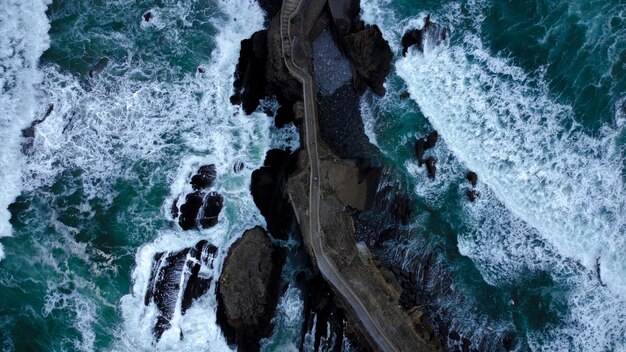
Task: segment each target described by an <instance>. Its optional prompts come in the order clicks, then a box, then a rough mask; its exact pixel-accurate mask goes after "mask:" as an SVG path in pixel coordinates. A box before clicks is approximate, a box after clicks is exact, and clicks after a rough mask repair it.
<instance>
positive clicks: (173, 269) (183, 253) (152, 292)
mask: <svg viewBox="0 0 626 352" xmlns="http://www.w3.org/2000/svg"><path fill="white" fill-rule="evenodd" d="M216 253H217V247H215V246H213V245H212V244H209V243H208V242H207V241H200V242H198V243H197V244H196V245H195V246H194V247H191V248H185V249H183V250H180V251H177V252H159V253H156V254H155V255H154V258H153V261H152V271H151V273H150V279H149V281H148V287H147V288H146V294H145V296H144V304H145V305H146V306H148V305H150V304H155V305H156V307H157V309H158V315H157V322H156V324H155V325H154V327H153V333H154V336H155V338H156V340H157V341H158V340H159V339H160V338H161V336H162V335H163V332H165V331H166V330H167V329H169V328H170V326H171V324H170V322H171V320H172V317H173V316H174V313H175V311H176V309H180V312H181V314H183V315H184V314H185V313H186V311H187V309H189V308H190V307H191V305H192V304H193V301H194V300H196V299H198V298H199V297H201V296H202V295H204V294H205V293H206V292H207V291H208V289H209V288H210V286H211V281H212V277H211V276H207V275H206V274H207V273H211V272H212V270H213V260H214V258H215V254H216ZM203 268H204V270H202V269H203ZM179 297H180V299H179Z"/></svg>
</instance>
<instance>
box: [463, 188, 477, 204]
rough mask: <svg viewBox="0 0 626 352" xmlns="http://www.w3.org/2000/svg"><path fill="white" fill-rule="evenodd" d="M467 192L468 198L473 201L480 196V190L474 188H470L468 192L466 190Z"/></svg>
mask: <svg viewBox="0 0 626 352" xmlns="http://www.w3.org/2000/svg"><path fill="white" fill-rule="evenodd" d="M465 194H466V195H467V199H469V201H470V202H472V203H473V202H474V201H475V200H476V198H477V197H478V192H476V191H474V190H473V189H468V190H467V192H465Z"/></svg>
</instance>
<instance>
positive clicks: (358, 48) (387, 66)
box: [342, 25, 393, 96]
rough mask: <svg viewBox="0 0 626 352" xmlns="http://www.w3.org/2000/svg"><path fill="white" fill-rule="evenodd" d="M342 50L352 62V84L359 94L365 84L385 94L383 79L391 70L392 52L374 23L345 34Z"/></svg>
mask: <svg viewBox="0 0 626 352" xmlns="http://www.w3.org/2000/svg"><path fill="white" fill-rule="evenodd" d="M342 42H343V46H344V50H345V51H346V55H347V56H348V58H349V59H350V62H351V64H352V71H353V74H352V78H353V85H354V88H355V89H356V91H357V92H359V94H363V93H364V92H365V88H366V86H365V84H367V85H368V86H369V87H370V88H372V90H373V91H374V92H375V93H376V94H378V95H380V96H383V95H385V87H383V84H384V83H385V79H386V78H387V74H388V73H389V71H391V60H392V59H393V53H392V51H391V48H390V47H389V43H387V41H386V40H385V38H383V35H382V33H381V32H380V29H379V28H378V26H376V25H372V26H369V25H368V26H365V28H364V29H362V30H359V31H357V32H354V33H350V34H348V35H345V36H344V37H343V38H342Z"/></svg>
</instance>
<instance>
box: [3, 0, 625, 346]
mask: <svg viewBox="0 0 626 352" xmlns="http://www.w3.org/2000/svg"><path fill="white" fill-rule="evenodd" d="M361 8H362V9H361V11H362V17H363V19H364V20H365V21H366V22H367V23H371V24H377V25H378V26H379V27H380V28H381V30H382V32H383V35H384V37H385V38H386V39H387V40H388V41H389V42H390V44H391V46H392V49H393V50H394V52H395V54H396V57H395V65H394V69H393V70H392V73H391V75H390V77H389V78H388V81H387V91H388V94H387V95H386V96H385V97H384V98H378V97H373V96H371V95H370V94H366V96H365V97H364V98H363V101H362V112H363V113H364V118H365V126H366V132H367V134H368V137H370V140H371V141H372V142H374V143H375V144H376V145H377V146H378V147H379V148H380V150H381V152H382V154H383V155H384V157H385V162H386V163H387V167H388V168H389V169H390V170H393V171H394V173H395V176H396V177H397V178H398V179H399V180H400V183H401V184H402V185H403V187H405V189H407V190H408V191H409V193H410V195H411V198H412V201H413V203H414V204H415V205H416V206H415V207H414V208H415V209H414V217H413V219H414V221H413V222H412V223H411V224H410V225H409V227H410V228H411V229H412V230H413V233H414V236H413V237H412V238H411V240H410V241H408V242H407V241H405V242H402V243H398V244H397V245H391V246H389V247H388V250H387V252H386V255H388V256H389V257H390V258H391V259H392V260H394V261H395V262H397V263H399V264H400V265H402V266H404V267H405V268H406V269H407V270H411V268H415V267H416V265H417V264H416V263H417V262H419V261H420V258H423V257H424V255H426V254H427V253H431V255H432V253H435V257H436V264H437V265H436V266H437V268H438V269H439V270H441V271H442V272H445V273H446V276H447V277H450V285H449V287H450V289H448V290H446V291H445V292H438V293H437V294H436V297H437V298H436V299H435V300H434V302H433V303H432V307H435V309H436V312H435V313H433V314H434V315H436V316H437V317H438V319H440V320H442V321H445V322H446V323H447V325H448V326H449V327H450V329H451V330H454V331H457V332H458V333H459V334H460V335H461V336H462V337H466V338H468V339H470V340H471V341H472V343H473V345H472V347H474V348H476V349H478V350H500V349H502V348H503V347H502V336H514V339H513V340H514V345H515V348H516V349H517V350H519V351H526V350H532V351H565V350H576V351H625V350H626V258H625V254H624V253H626V212H625V210H624V209H626V188H625V182H626V168H625V163H624V156H625V155H624V150H625V148H624V143H626V133H625V132H624V125H625V123H626V98H625V96H626V80H624V79H623V78H624V74H625V73H626V72H625V70H626V40H624V38H625V36H626V5H625V4H624V3H623V2H621V1H620V0H607V1H593V0H592V1H589V0H585V1H583V0H572V1H568V2H561V1H556V0H532V1H521V0H512V1H495V0H464V1H442V0H427V1H415V0H397V1H390V0H362V2H361ZM148 12H150V14H151V16H152V17H151V18H150V20H149V21H146V20H145V18H144V15H145V14H147V13H148ZM429 13H430V14H432V16H431V17H432V20H433V21H434V22H436V23H438V24H440V25H443V26H447V27H448V28H449V29H450V36H449V38H447V40H446V41H445V42H444V43H441V44H439V45H435V43H426V45H425V49H424V52H419V51H418V50H416V49H410V50H409V52H408V53H407V55H406V56H403V55H402V47H401V44H400V38H401V36H402V34H403V33H404V32H405V31H406V30H408V29H413V28H421V26H423V24H424V21H425V16H426V15H427V14H429ZM263 23H264V13H263V11H262V10H261V9H260V8H259V6H258V4H257V3H256V2H255V1H253V0H214V1H203V0H195V1H191V0H190V1H172V0H161V1H150V0H140V1H132V2H130V1H122V0H113V1H87V0H78V1H69V0H54V1H47V0H28V1H19V0H0V82H1V83H2V92H1V94H0V136H1V138H0V183H1V186H0V187H1V191H0V237H3V238H2V240H1V241H0V243H1V247H0V258H1V259H2V260H1V261H0V298H1V299H0V344H1V346H2V347H1V348H2V350H7V351H11V350H15V351H26V350H54V351H75V350H83V351H93V350H116V351H131V350H133V351H137V350H155V348H156V349H158V350H188V351H203V350H205V351H206V350H210V351H223V350H224V351H228V350H230V349H229V347H228V346H227V344H226V342H225V340H224V337H223V336H222V333H221V331H220V329H219V328H218V327H217V326H216V324H215V319H216V318H215V307H216V302H215V295H214V289H215V288H214V287H213V286H212V287H211V288H210V294H207V295H205V296H203V297H202V298H201V299H199V300H198V301H197V302H195V303H194V304H193V305H192V307H191V308H190V309H189V310H188V311H187V312H186V314H185V315H184V316H182V315H181V314H180V312H175V313H174V317H173V320H172V327H171V328H170V329H169V330H167V331H166V332H165V333H164V335H163V337H162V338H161V339H160V341H159V342H158V343H156V342H155V340H154V337H153V335H152V326H153V324H154V321H155V319H156V307H154V306H153V305H149V306H145V305H144V295H145V290H146V287H147V284H148V280H149V277H150V271H151V265H152V258H153V257H154V254H155V253H157V252H167V251H170V252H171V251H177V250H180V249H183V248H187V247H190V246H193V245H195V244H196V243H197V242H198V241H199V240H201V239H206V240H208V241H209V242H210V243H212V244H213V245H215V246H216V247H217V248H218V252H217V254H216V260H215V263H216V265H215V267H214V272H209V273H204V274H205V275H209V276H212V277H213V278H217V277H218V275H219V271H220V270H221V265H222V261H223V259H224V256H225V254H226V252H227V250H228V246H229V245H230V244H231V243H232V242H233V241H234V240H236V239H237V238H238V237H239V236H241V234H242V233H243V231H244V230H245V229H247V228H250V227H253V226H255V225H264V224H265V220H264V219H263V218H262V216H261V215H260V213H259V211H258V210H257V209H256V207H255V206H254V203H253V201H252V198H251V195H250V192H249V184H250V175H251V173H252V171H253V170H254V169H256V168H258V167H259V166H260V165H261V164H262V162H263V158H264V156H265V153H266V151H267V150H269V149H270V148H275V147H287V146H291V147H292V148H295V147H297V145H298V141H297V139H298V138H297V134H296V132H295V129H294V128H293V126H290V127H286V128H284V129H281V130H277V129H276V128H274V127H273V121H272V120H271V119H269V118H267V116H266V115H265V114H263V113H260V112H256V113H253V114H252V115H249V116H246V115H245V114H244V113H243V112H242V111H241V110H240V108H238V107H233V106H232V105H231V104H230V102H229V96H230V95H231V93H232V82H233V71H234V67H235V64H236V62H237V58H238V54H239V42H240V41H241V40H242V39H244V38H248V37H249V36H250V35H251V34H252V33H254V32H255V31H257V30H259V29H261V28H262V27H263ZM199 68H200V69H199ZM404 92H408V93H409V95H410V98H409V99H403V98H401V96H404V94H403V93H404ZM264 104H265V106H267V107H269V108H273V103H272V102H264ZM31 125H32V126H34V128H33V129H31V130H30V132H28V130H26V131H27V132H22V130H24V129H27V128H28V127H29V126H31ZM432 129H436V130H437V131H438V132H439V135H440V137H441V138H440V142H439V143H438V145H437V146H436V148H435V149H434V150H432V151H429V152H428V153H430V154H432V155H434V156H435V157H436V158H437V167H438V171H437V178H436V179H435V180H434V181H431V180H429V179H428V177H427V176H426V172H425V170H424V169H423V168H420V167H418V165H417V162H416V161H415V159H414V158H413V156H412V143H413V142H414V140H415V137H418V136H423V135H424V134H426V133H428V132H429V131H430V130H432ZM33 132H34V133H33ZM239 162H243V165H245V167H244V169H243V170H242V171H241V172H234V170H233V166H234V165H235V164H237V163H239ZM209 163H213V164H215V165H216V169H217V180H216V184H215V186H214V187H215V189H216V190H217V191H218V192H219V193H220V194H222V195H223V196H224V209H223V210H222V213H221V215H220V220H219V223H218V225H217V226H215V227H213V228H210V229H207V230H200V231H187V232H184V231H181V230H180V228H179V227H178V225H175V224H174V222H173V221H172V220H173V219H172V215H171V208H172V204H173V202H174V199H176V198H177V197H178V196H179V195H181V194H186V193H187V192H189V191H190V189H191V188H190V186H189V185H188V178H189V176H190V174H191V173H192V172H194V171H195V170H197V168H198V167H199V166H200V165H205V164H209ZM468 170H472V171H475V172H476V173H477V174H478V177H479V182H478V186H477V191H478V193H479V198H478V199H477V200H476V201H475V202H473V203H471V202H469V201H468V200H467V197H466V195H465V193H466V191H467V190H468V189H469V188H470V187H471V186H470V185H469V182H467V180H465V174H466V172H467V171H468ZM287 263H288V265H287V267H286V268H285V272H286V275H287V274H288V273H289V272H290V270H293V268H291V267H290V264H289V263H290V261H289V260H288V262H287ZM214 281H215V280H214ZM435 286H436V285H433V287H430V288H429V289H431V291H435V290H437V288H436V287H435ZM302 309H303V305H302V293H301V292H300V291H299V290H298V289H297V288H296V287H290V288H289V289H287V291H286V292H285V293H284V295H283V297H282V298H281V301H280V302H279V306H278V309H277V317H276V318H275V322H276V329H275V331H274V333H273V335H272V337H271V338H269V339H267V340H265V341H262V349H263V350H266V351H286V350H294V349H296V346H299V345H300V342H301V341H299V339H300V330H301V325H302V323H303V317H302ZM181 333H183V334H184V337H185V338H184V339H182V340H181V339H180V338H179V337H180V334H181ZM309 337H310V336H307V337H305V341H303V342H304V347H305V349H311V348H312V346H311V343H310V341H309V340H307V338H309ZM455 344H457V342H455V340H449V341H448V347H451V348H452V347H453V345H455ZM458 344H460V342H458Z"/></svg>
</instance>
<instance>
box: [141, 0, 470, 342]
mask: <svg viewBox="0 0 626 352" xmlns="http://www.w3.org/2000/svg"><path fill="white" fill-rule="evenodd" d="M261 5H262V6H263V8H264V10H265V11H266V13H267V18H266V25H267V29H265V30H261V31H258V32H256V33H254V34H253V35H252V36H251V37H250V38H248V39H245V40H243V41H242V42H241V50H240V57H239V61H238V63H237V66H236V69H235V73H234V75H235V80H234V86H233V92H234V93H233V95H232V96H231V99H230V101H231V103H232V104H234V105H239V106H241V109H242V110H243V111H244V112H245V113H246V114H251V113H252V112H254V111H256V110H257V109H258V108H259V106H261V102H262V101H263V100H271V99H273V100H275V101H276V102H277V103H278V104H279V108H278V110H277V111H276V113H275V114H272V112H270V111H266V113H267V114H268V116H269V117H272V118H273V119H274V123H275V125H276V127H278V128H281V127H283V126H285V125H286V124H289V123H294V124H295V125H296V127H300V125H301V123H302V119H303V108H302V102H301V101H302V87H301V85H300V83H299V82H298V81H296V80H295V79H294V78H293V77H292V76H291V74H290V73H289V71H288V70H287V67H286V65H285V63H284V60H283V57H282V51H281V50H282V48H281V35H280V33H279V32H280V21H279V15H280V11H279V10H280V7H281V1H280V0H278V1H276V0H264V1H261ZM305 11H306V12H305V15H304V17H303V18H304V19H303V22H304V23H302V26H303V27H304V28H307V29H306V33H309V35H308V39H309V40H310V42H311V44H312V45H311V47H312V48H313V49H314V50H313V57H312V59H313V62H312V63H311V64H310V71H311V72H313V73H314V74H315V76H316V77H317V79H316V82H317V84H316V90H317V92H316V94H317V104H318V118H319V120H318V123H319V132H320V137H321V141H320V142H321V143H322V144H323V145H322V146H321V150H322V155H323V156H322V157H321V160H320V163H321V170H322V173H321V175H320V177H321V178H322V179H323V181H324V182H323V183H324V184H325V185H327V189H326V190H325V192H327V193H328V194H327V195H326V196H325V199H326V200H325V205H324V208H323V209H322V210H323V212H324V213H323V214H322V215H323V216H322V220H323V219H332V220H330V221H329V220H326V221H325V222H324V223H322V227H324V226H326V228H328V231H329V233H332V232H333V231H334V232H335V233H340V234H342V236H343V237H344V238H341V237H338V238H336V239H333V238H329V239H327V241H330V242H331V243H330V244H329V245H330V246H331V247H332V248H335V249H336V250H337V251H338V252H339V255H340V256H342V255H343V256H344V257H346V258H357V261H360V262H362V263H364V264H363V265H365V267H367V268H368V269H367V270H368V272H369V271H372V272H375V273H376V275H375V276H376V277H377V279H376V280H378V281H376V280H374V281H371V282H370V283H369V285H379V284H380V287H374V289H375V290H379V291H380V292H383V291H384V292H386V293H379V294H380V295H382V296H380V297H383V296H385V295H390V297H391V299H392V300H395V301H396V302H397V305H398V306H399V307H401V308H402V310H403V311H404V313H402V315H403V316H405V318H403V319H408V320H407V321H410V322H411V324H413V325H412V326H413V328H412V329H413V330H414V331H416V332H417V333H418V334H419V335H420V336H422V337H423V338H424V339H426V340H427V341H430V342H429V343H430V344H431V347H430V348H429V349H428V350H433V351H435V350H440V349H441V346H442V345H445V339H446V338H447V336H446V334H442V331H441V329H436V328H434V324H433V323H432V322H431V321H430V320H429V319H430V318H429V317H430V315H429V314H426V313H425V312H424V310H423V309H424V306H423V304H422V302H421V300H420V297H421V295H420V289H419V287H416V284H415V280H413V278H412V277H411V276H410V274H407V273H406V272H404V271H403V270H401V269H399V268H398V267H394V263H392V262H390V261H385V260H379V259H378V258H376V257H375V255H377V254H380V253H382V252H380V251H379V250H378V249H380V248H382V246H383V245H384V243H385V242H387V241H390V240H398V239H401V238H403V237H406V236H408V234H407V233H406V230H404V226H405V225H406V224H408V222H409V218H410V217H411V214H412V207H411V204H410V201H409V199H408V197H406V196H405V195H403V194H402V193H401V192H400V191H399V190H398V189H397V188H396V186H395V185H394V184H393V182H391V181H390V176H389V175H386V174H385V173H384V170H383V167H382V165H381V161H380V157H379V151H378V149H377V148H376V147H375V146H373V145H372V144H371V143H370V142H369V139H368V137H367V136H366V135H365V128H364V125H363V119H362V117H361V111H360V98H361V95H362V94H363V93H364V92H365V91H366V90H367V89H371V90H372V91H373V92H374V93H375V94H378V95H384V94H385V88H384V82H385V79H386V76H387V74H388V73H389V72H390V70H391V62H392V59H393V54H392V52H391V49H390V48H389V45H388V43H387V42H386V41H385V40H384V38H383V37H382V34H381V32H380V30H379V29H378V27H376V26H369V25H365V24H364V23H363V22H362V21H361V20H360V19H359V17H358V16H359V12H360V9H359V2H358V0H345V1H333V2H328V3H327V2H325V1H314V2H312V3H311V4H310V5H309V6H308V7H307V8H306V9H305ZM437 33H440V32H437ZM443 33H444V34H445V33H446V32H445V31H444V32H443ZM444 34H438V35H444ZM421 36H422V34H421V33H417V34H416V33H413V34H412V35H409V34H407V36H405V37H407V38H408V39H407V38H403V44H404V43H405V42H406V43H411V42H410V41H411V40H413V41H415V40H416V39H415V37H417V38H418V39H419V38H421ZM444 39H445V38H444ZM414 44H417V42H415V43H411V44H410V45H414ZM407 45H409V44H407ZM436 140H437V135H436V133H435V134H431V135H430V136H428V137H427V138H426V139H424V140H422V141H421V143H420V141H418V142H417V143H416V154H417V157H418V160H420V161H423V162H424V163H425V164H426V166H427V169H428V172H429V175H430V174H432V177H434V176H435V166H434V160H431V159H426V160H422V159H421V157H420V152H421V153H422V154H421V155H423V151H424V150H425V149H428V148H429V147H432V145H434V143H436ZM418 149H419V150H418ZM302 154H303V153H302V152H300V151H299V150H296V151H292V150H278V149H275V150H270V151H269V152H268V153H267V155H266V157H265V162H264V165H263V166H262V167H261V168H259V169H257V170H255V171H254V172H253V173H252V176H251V187H250V192H251V194H252V197H253V200H254V202H255V205H256V206H257V208H258V209H259V211H260V213H261V215H262V216H263V217H264V218H265V220H266V223H267V229H263V228H260V227H255V228H253V229H248V230H247V231H245V233H244V234H243V236H242V237H241V238H240V239H239V240H237V241H236V242H235V243H234V244H233V245H232V246H231V248H230V249H229V250H228V254H227V256H226V259H225V261H224V265H223V269H222V272H221V275H220V277H219V278H214V277H212V276H210V275H207V274H206V272H211V271H212V270H213V259H214V258H215V253H216V252H217V248H215V247H214V246H212V245H210V244H208V243H206V241H201V242H199V243H198V244H196V245H195V246H194V247H191V248H187V249H183V250H181V251H179V252H176V253H157V254H156V255H155V256H154V259H153V269H152V276H151V278H150V283H149V287H148V289H147V291H146V297H145V304H146V306H148V305H149V304H152V303H154V304H156V306H157V308H158V310H159V318H158V321H157V323H156V325H155V326H154V328H153V331H154V335H155V337H156V339H157V340H159V339H160V337H161V335H162V334H163V332H164V331H165V330H167V329H168V328H169V324H170V320H171V319H172V316H173V314H174V311H175V310H176V309H180V311H181V313H182V314H183V315H184V313H185V310H186V309H187V308H188V307H189V306H190V305H191V304H192V302H193V301H194V300H195V299H197V298H199V297H200V296H202V295H203V294H205V293H206V292H207V291H208V289H209V287H210V286H211V283H212V282H213V283H214V284H215V285H216V296H217V297H216V299H217V323H218V325H219V326H220V327H221V329H222V331H223V332H224V336H225V337H226V340H227V342H228V343H229V344H230V345H232V346H233V347H235V346H236V347H237V349H238V350H239V351H258V350H259V349H260V345H261V341H262V339H264V338H268V337H270V336H271V334H272V332H273V322H272V319H273V317H274V316H275V313H276V309H277V304H278V302H279V300H280V297H281V295H282V294H283V293H284V291H285V290H286V288H287V285H289V284H291V285H297V286H298V287H299V288H300V289H301V290H302V292H303V297H304V311H303V315H304V324H303V327H302V332H301V343H300V346H299V348H300V350H302V349H303V348H304V343H305V337H306V336H310V337H312V339H313V341H312V344H313V348H314V350H315V351H318V350H320V351H340V350H342V348H343V346H344V345H345V343H346V341H349V345H350V346H351V347H352V349H353V350H357V351H358V350H362V351H370V350H375V347H374V345H373V344H372V342H371V341H370V340H369V338H368V336H367V334H364V333H363V330H362V329H363V327H362V326H361V324H360V322H359V321H358V318H356V315H355V312H353V311H352V310H351V308H350V304H348V303H347V302H343V301H342V298H341V296H340V295H337V294H336V292H335V291H334V290H333V288H332V287H331V285H329V284H328V283H326V282H325V280H324V279H323V278H322V276H321V275H320V273H319V272H318V270H317V268H316V266H315V264H314V263H315V260H311V258H310V257H309V256H311V257H312V256H313V255H312V253H308V246H307V244H306V243H304V241H303V236H302V233H301V231H302V229H300V227H299V226H298V214H300V216H301V215H302V214H303V213H305V212H306V211H307V210H306V209H307V208H308V203H307V202H306V196H305V193H306V191H305V189H306V188H307V185H308V183H307V182H308V181H307V178H306V177H304V176H305V174H303V173H302V172H300V170H301V169H302V168H304V167H305V165H306V163H307V162H306V161H305V160H304V158H303V155H302ZM236 168H237V167H235V169H234V171H235V172H237V170H236ZM215 175H216V170H215V166H214V165H203V166H200V167H199V169H198V170H197V172H196V173H195V174H194V175H193V176H191V177H190V180H189V182H190V184H191V185H192V192H191V193H189V194H187V195H184V196H183V195H180V196H179V198H178V200H176V201H174V204H173V206H172V217H173V219H175V220H176V221H177V222H178V225H179V226H180V227H181V228H182V229H183V230H191V229H196V228H200V227H202V228H207V227H210V226H214V225H215V224H216V223H217V222H218V219H219V213H220V211H221V208H222V205H223V202H224V199H223V197H222V196H221V195H219V194H217V193H216V192H214V191H211V187H212V184H213V182H214V180H215V177H216V176H215ZM468 178H469V176H468ZM470 181H471V180H470ZM468 196H469V194H468ZM372 214H376V216H372ZM323 221H324V220H323ZM324 231H325V232H326V230H324ZM285 241H296V242H298V243H300V245H299V246H298V248H297V249H296V251H297V252H298V254H297V255H298V256H301V257H304V258H307V259H305V260H304V264H303V269H302V270H300V271H299V272H298V273H297V274H296V277H293V278H287V280H285V278H284V277H282V276H281V273H282V272H283V267H284V265H285V261H286V256H287V250H286V248H284V247H283V246H284V243H285ZM346 241H347V242H346ZM355 241H362V242H363V243H365V245H367V246H368V247H369V248H370V250H371V253H373V254H374V256H372V254H371V253H370V252H369V251H368V250H365V249H364V248H362V249H358V250H356V248H357V247H358V246H357V247H355V246H354V243H355ZM350 243H352V244H350ZM353 247H354V248H353ZM341 253H344V254H341ZM355 268H356V267H355ZM353 270H357V271H358V270H361V269H353ZM353 274H354V275H359V273H358V272H355V273H353ZM181 278H182V279H183V280H181ZM286 281H288V282H286ZM179 292H183V300H182V303H181V307H176V306H173V305H171V304H170V303H171V301H172V297H175V296H176V295H178V294H179ZM394 309H395V308H394ZM453 337H454V336H453ZM180 338H181V339H182V338H183V336H182V333H181V336H180ZM459 339H460V338H459ZM462 346H463V348H462V350H463V351H465V350H466V347H469V345H468V344H467V343H466V342H465V341H463V345H462Z"/></svg>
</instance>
